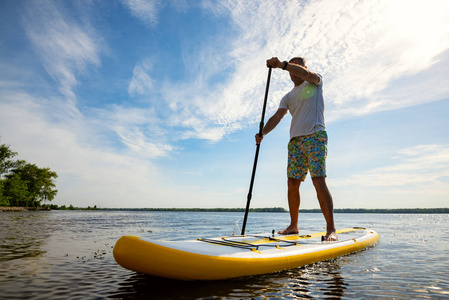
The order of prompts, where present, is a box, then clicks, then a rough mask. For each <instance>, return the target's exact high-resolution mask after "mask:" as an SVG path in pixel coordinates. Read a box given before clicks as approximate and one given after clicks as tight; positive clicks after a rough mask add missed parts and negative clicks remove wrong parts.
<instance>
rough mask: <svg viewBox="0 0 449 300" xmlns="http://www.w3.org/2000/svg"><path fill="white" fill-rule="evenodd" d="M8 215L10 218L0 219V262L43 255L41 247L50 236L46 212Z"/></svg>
mask: <svg viewBox="0 0 449 300" xmlns="http://www.w3.org/2000/svg"><path fill="white" fill-rule="evenodd" d="M3 214H6V213H2V215H3ZM9 214H12V215H11V217H10V218H7V219H3V218H1V219H0V222H1V223H0V228H1V231H0V261H1V260H5V261H8V260H13V259H20V258H26V257H35V256H39V255H42V254H43V253H45V251H43V250H42V247H41V246H42V244H43V243H44V242H45V240H46V239H47V238H48V237H49V236H50V232H49V218H48V212H40V213H39V214H29V215H28V214H23V213H9ZM1 220H3V222H2V221H1Z"/></svg>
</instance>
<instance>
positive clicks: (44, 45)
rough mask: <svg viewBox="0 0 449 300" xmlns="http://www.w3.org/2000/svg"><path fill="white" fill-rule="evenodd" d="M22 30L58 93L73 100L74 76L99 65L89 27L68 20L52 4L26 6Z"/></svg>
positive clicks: (60, 9)
mask: <svg viewBox="0 0 449 300" xmlns="http://www.w3.org/2000/svg"><path fill="white" fill-rule="evenodd" d="M23 23H24V28H25V31H26V33H27V35H28V37H29V39H30V41H31V42H32V43H33V44H34V46H35V49H36V52H37V53H38V55H39V56H40V57H41V58H42V61H43V63H44V67H45V69H46V70H47V72H48V74H49V75H50V76H52V77H53V79H54V80H55V81H57V82H58V83H59V85H60V92H61V93H62V94H63V95H64V96H65V97H67V98H69V99H75V98H76V96H75V94H74V92H73V88H74V87H75V86H76V84H77V79H76V74H77V73H82V72H84V71H85V69H86V67H87V66H88V65H99V64H100V59H99V56H98V53H99V51H100V46H99V41H101V39H100V38H99V37H97V36H96V35H95V33H94V32H93V30H92V28H90V26H89V24H86V23H83V22H81V21H79V20H75V19H73V18H71V15H69V14H68V13H67V11H65V10H64V9H62V8H60V7H59V6H58V3H56V2H54V1H39V2H34V3H33V2H29V3H27V9H26V13H25V15H24V17H23Z"/></svg>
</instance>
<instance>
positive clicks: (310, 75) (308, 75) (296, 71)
mask: <svg viewBox="0 0 449 300" xmlns="http://www.w3.org/2000/svg"><path fill="white" fill-rule="evenodd" d="M267 67H272V68H280V69H282V68H283V67H284V63H283V62H281V61H280V60H279V59H278V58H277V57H273V58H271V59H269V60H267ZM285 70H287V71H289V72H290V73H291V74H293V75H295V76H297V77H299V78H301V79H302V80H305V81H308V82H310V83H312V84H318V83H319V82H320V77H319V76H318V75H317V74H316V73H314V72H312V71H309V70H308V69H307V67H303V66H301V65H298V64H295V63H288V65H287V68H286V69H285Z"/></svg>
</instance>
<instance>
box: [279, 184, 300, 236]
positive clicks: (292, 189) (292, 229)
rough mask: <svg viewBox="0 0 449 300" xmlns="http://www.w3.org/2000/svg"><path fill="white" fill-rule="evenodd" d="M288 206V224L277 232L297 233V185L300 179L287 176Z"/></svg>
mask: <svg viewBox="0 0 449 300" xmlns="http://www.w3.org/2000/svg"><path fill="white" fill-rule="evenodd" d="M287 185H288V208H289V210H290V225H289V226H288V227H287V228H286V229H284V230H281V231H279V232H278V233H279V234H291V233H298V217H299V203H300V198H299V186H300V185H301V179H295V178H288V181H287Z"/></svg>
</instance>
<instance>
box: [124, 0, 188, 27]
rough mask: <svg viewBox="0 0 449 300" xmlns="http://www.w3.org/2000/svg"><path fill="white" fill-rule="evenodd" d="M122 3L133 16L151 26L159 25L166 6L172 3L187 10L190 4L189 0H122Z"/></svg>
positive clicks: (178, 8)
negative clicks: (161, 11) (162, 11)
mask: <svg viewBox="0 0 449 300" xmlns="http://www.w3.org/2000/svg"><path fill="white" fill-rule="evenodd" d="M122 3H123V5H124V6H125V7H126V8H128V9H129V11H130V12H131V14H132V15H133V16H135V17H137V18H138V19H139V20H141V21H142V22H143V23H144V24H146V25H147V26H150V27H153V26H156V25H157V23H158V21H159V19H158V18H159V12H160V10H161V9H162V8H163V7H164V6H166V5H171V6H172V7H174V8H175V9H176V10H178V11H185V10H186V9H187V6H188V4H187V0H164V1H163V0H122Z"/></svg>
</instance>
